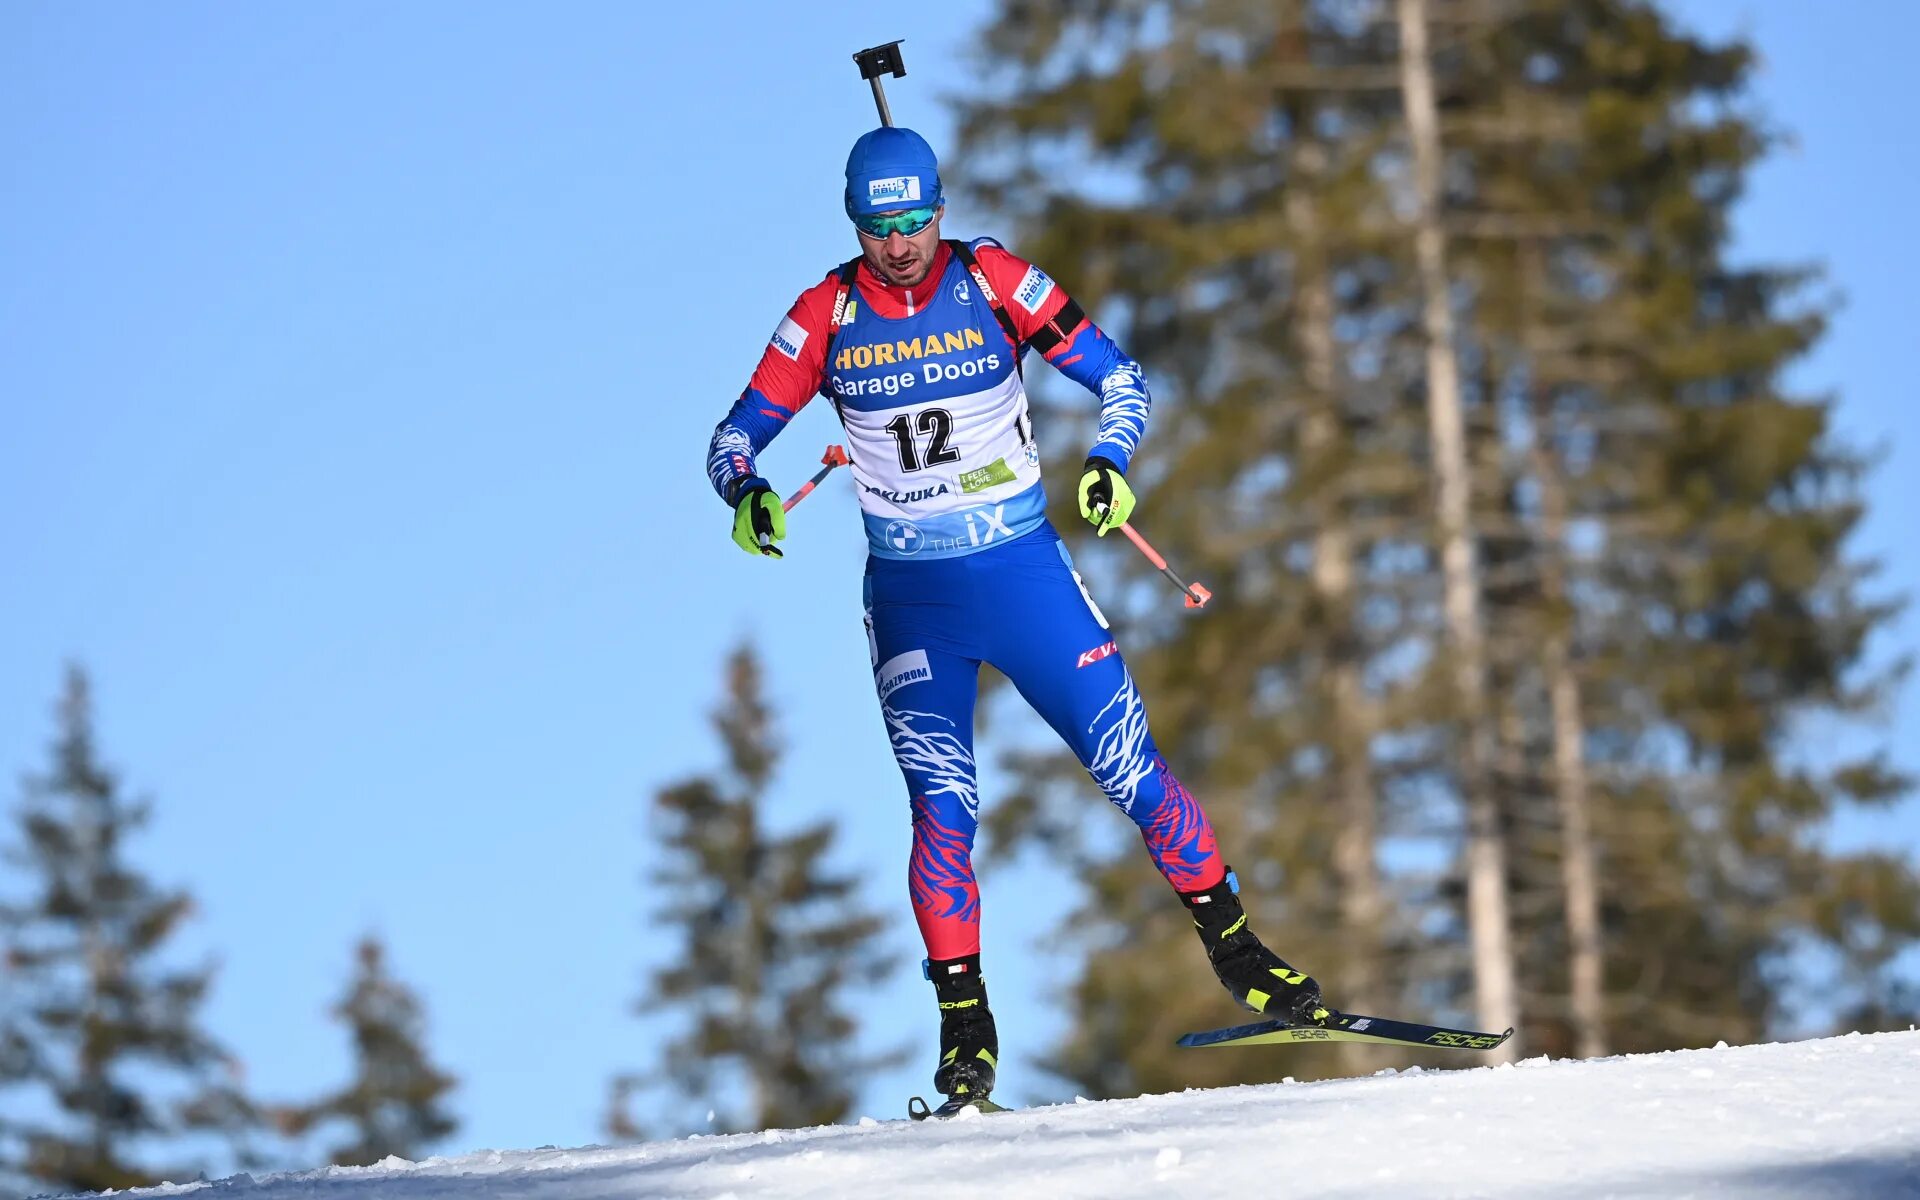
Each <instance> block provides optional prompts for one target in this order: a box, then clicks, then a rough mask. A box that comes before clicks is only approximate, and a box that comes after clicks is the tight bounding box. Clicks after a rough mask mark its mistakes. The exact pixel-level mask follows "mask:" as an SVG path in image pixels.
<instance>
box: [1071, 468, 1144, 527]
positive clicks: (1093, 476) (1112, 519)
mask: <svg viewBox="0 0 1920 1200" xmlns="http://www.w3.org/2000/svg"><path fill="white" fill-rule="evenodd" d="M1080 515H1081V516H1083V517H1085V518H1086V519H1087V520H1089V521H1091V522H1092V523H1093V527H1094V528H1095V529H1097V530H1099V531H1100V536H1101V537H1105V536H1107V530H1109V529H1113V528H1115V527H1116V526H1119V525H1124V524H1125V523H1126V521H1127V518H1129V517H1131V516H1132V515H1133V489H1132V488H1130V487H1128V486H1127V477H1126V476H1125V475H1123V474H1121V472H1120V468H1119V467H1116V466H1114V465H1113V464H1112V463H1111V462H1108V461H1107V460H1106V459H1104V458H1101V457H1099V456H1098V455H1095V456H1093V457H1092V458H1089V459H1087V465H1086V470H1085V473H1084V474H1083V475H1081V476H1080Z"/></svg>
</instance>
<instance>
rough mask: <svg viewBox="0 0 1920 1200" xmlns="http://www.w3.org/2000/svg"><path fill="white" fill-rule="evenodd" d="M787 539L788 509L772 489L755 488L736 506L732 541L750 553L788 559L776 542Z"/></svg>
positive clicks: (750, 489)
mask: <svg viewBox="0 0 1920 1200" xmlns="http://www.w3.org/2000/svg"><path fill="white" fill-rule="evenodd" d="M786 536H787V510H786V509H784V508H781V507H780V497H779V496H778V495H776V494H775V493H774V491H773V489H772V488H769V487H764V486H763V487H754V488H748V489H747V490H746V492H745V493H744V494H743V495H742V496H741V497H740V499H739V500H738V501H737V502H736V503H735V504H734V506H733V542H734V545H736V546H738V547H740V548H741V549H742V550H745V551H746V552H747V553H748V554H768V555H771V556H773V557H774V558H785V557H786V555H784V554H782V553H781V552H780V547H778V546H776V545H774V543H775V542H778V541H784V540H785V539H786Z"/></svg>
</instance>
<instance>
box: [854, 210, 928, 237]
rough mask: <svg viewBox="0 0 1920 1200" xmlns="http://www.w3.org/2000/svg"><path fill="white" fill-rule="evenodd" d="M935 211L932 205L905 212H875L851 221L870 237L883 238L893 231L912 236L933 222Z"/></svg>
mask: <svg viewBox="0 0 1920 1200" xmlns="http://www.w3.org/2000/svg"><path fill="white" fill-rule="evenodd" d="M935 211H936V210H935V209H933V208H932V207H928V208H910V209H908V210H907V211H906V212H898V213H876V214H873V215H870V216H863V217H855V218H854V219H853V223H854V225H855V226H856V227H857V228H858V229H859V230H860V232H861V233H864V234H866V235H867V236H868V237H872V238H883V237H886V236H887V235H888V234H893V233H897V234H900V235H901V236H902V237H912V236H913V235H914V234H916V233H919V232H920V231H921V230H922V229H925V228H926V227H927V226H929V225H931V224H933V216H934V212H935Z"/></svg>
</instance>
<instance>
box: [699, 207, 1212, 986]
mask: <svg viewBox="0 0 1920 1200" xmlns="http://www.w3.org/2000/svg"><path fill="white" fill-rule="evenodd" d="M967 257H971V258H972V259H973V262H972V263H969V262H967V261H965V259H966V258H967ZM995 301H998V303H995ZM1029 348H1031V349H1034V350H1038V351H1039V352H1040V354H1041V356H1042V357H1043V358H1045V359H1046V361H1047V362H1049V363H1051V364H1052V365H1053V366H1054V367H1055V368H1057V369H1058V370H1060V371H1061V372H1062V373H1063V374H1065V375H1066V376H1067V377H1068V378H1070V379H1073V380H1074V381H1075V382H1078V383H1080V384H1082V385H1083V386H1085V387H1087V388H1088V389H1089V390H1090V391H1092V392H1094V393H1095V394H1096V395H1098V396H1099V397H1100V401H1101V415H1100V424H1099V430H1098V433H1097V434H1096V438H1095V445H1094V447H1093V450H1092V453H1093V454H1097V455H1099V456H1101V457H1103V458H1106V459H1108V460H1109V461H1111V462H1113V463H1115V464H1116V465H1118V466H1119V467H1120V468H1121V469H1122V470H1124V469H1125V468H1126V466H1127V464H1128V462H1129V460H1130V459H1131V458H1132V455H1133V451H1134V449H1135V448H1136V447H1137V446H1138V445H1139V441H1140V437H1141V434H1142V433H1143V432H1144V430H1145V425H1146V417H1147V412H1148V409H1149V400H1148V396H1147V390H1146V384H1145V380H1144V379H1143V377H1142V375H1141V372H1140V368H1139V367H1138V365H1137V364H1135V363H1134V362H1133V360H1132V359H1130V358H1128V357H1127V355H1126V354H1125V353H1123V352H1122V351H1121V350H1120V348H1119V347H1118V346H1116V345H1115V344H1114V343H1113V342H1112V340H1111V339H1109V338H1108V337H1107V336H1106V334H1104V333H1103V332H1101V330H1100V329H1099V327H1098V326H1096V325H1094V323H1093V322H1092V321H1090V320H1088V319H1087V318H1086V317H1085V315H1084V314H1083V313H1082V312H1081V310H1080V307H1079V305H1077V304H1075V303H1074V302H1073V300H1072V299H1070V298H1069V297H1068V296H1067V294H1066V292H1065V290H1064V289H1062V288H1061V287H1060V286H1059V285H1058V284H1057V283H1055V282H1054V281H1053V280H1052V279H1051V278H1050V277H1048V276H1047V275H1046V274H1045V273H1044V272H1043V271H1041V270H1040V269H1039V268H1038V267H1035V266H1033V265H1032V264H1030V263H1028V262H1026V261H1024V260H1022V259H1020V258H1018V257H1016V256H1015V255H1013V254H1010V253H1008V252H1007V251H1006V250H1004V249H1001V248H1000V247H999V246H997V245H996V244H993V243H991V242H987V241H982V242H978V243H974V244H973V245H971V246H961V245H960V244H958V243H946V244H943V245H942V246H941V247H940V249H939V251H938V252H937V254H936V257H935V259H934V261H933V264H932V267H931V269H930V270H929V271H928V274H927V277H926V279H924V280H923V281H922V282H921V283H920V284H918V285H917V286H915V287H912V288H900V287H894V286H890V285H887V284H885V283H883V282H882V281H880V280H879V279H877V278H875V277H874V276H873V275H872V273H871V272H870V271H869V270H868V269H867V267H866V265H865V264H864V263H860V264H859V265H858V266H857V267H851V266H850V267H847V268H841V269H837V270H836V271H834V272H833V273H831V274H829V275H828V276H827V278H825V279H824V280H822V281H821V282H820V283H818V284H816V285H814V286H813V287H811V288H808V289H807V290H806V291H805V292H803V293H801V295H800V298H799V299H798V300H797V301H795V302H794V305H793V307H792V308H791V309H789V310H788V312H787V315H786V317H785V318H784V319H783V320H782V321H781V322H780V325H779V327H778V328H776V329H775V331H774V334H773V337H772V338H771V340H770V341H769V343H768V346H767V349H766V351H765V352H764V353H763V354H762V356H761V359H760V365H759V366H758V367H757V368H756V369H755V371H754V373H753V379H752V381H751V382H750V383H749V384H748V385H747V388H746V390H745V391H744V392H742V393H741V395H740V398H739V400H738V401H736V402H735V403H734V406H733V409H732V411H730V412H729V413H728V414H727V417H726V419H725V420H723V421H722V422H721V423H720V424H719V426H718V427H717V428H716V429H715V430H714V434H713V440H712V443H711V444H710V446H709V448H708V460H707V461H708V474H709V476H710V477H711V479H712V481H713V485H714V488H715V490H716V491H718V492H719V493H720V495H721V497H722V498H723V499H725V500H727V501H728V503H730V504H731V503H733V502H734V501H735V500H737V498H738V497H739V495H740V494H741V493H742V492H743V491H744V490H745V488H746V487H748V486H750V485H753V484H758V483H760V482H762V481H761V480H760V478H759V475H758V474H757V471H756V467H755V455H756V454H757V453H758V452H759V451H761V450H763V449H764V448H765V447H766V445H767V444H768V443H769V442H770V441H772V440H773V438H774V437H775V435H777V434H778V433H779V432H780V430H781V429H783V428H785V426H786V425H787V423H788V422H789V421H791V420H792V419H793V417H794V415H795V414H796V413H798V412H799V411H800V409H801V408H802V407H804V406H805V405H806V404H807V402H808V401H810V400H811V399H812V398H813V397H814V396H815V395H820V396H825V397H827V398H828V400H830V401H831V402H832V403H833V405H834V408H835V410H836V411H837V412H838V414H839V416H840V419H841V422H842V424H843V425H844V426H845V427H846V430H847V435H848V445H847V450H848V455H849V457H850V458H851V460H852V463H851V465H852V469H853V476H854V483H855V487H856V490H857V491H858V493H859V498H860V503H861V508H862V512H863V517H864V520H865V523H866V528H867V539H868V550H869V554H868V559H867V571H866V580H865V589H864V590H865V601H866V621H867V631H868V641H869V649H870V650H871V652H872V656H873V667H874V687H875V690H876V692H877V693H878V695H879V700H880V711H881V717H882V720H883V722H884V724H885V727H886V732H887V737H888V740H889V742H890V743H891V744H892V747H893V754H894V759H895V761H896V763H897V764H898V765H899V767H900V772H901V774H902V775H903V776H904V777H905V779H906V785H907V793H908V796H909V797H910V800H911V807H912V814H913V852H912V857H911V861H910V865H909V868H908V876H909V886H910V892H911V895H912V899H913V911H914V916H915V919H916V920H917V921H918V923H919V926H920V931H921V934H922V936H923V937H924V938H925V941H926V945H927V953H928V956H929V957H930V958H933V959H936V960H945V959H954V958H959V957H962V956H965V955H969V954H977V953H978V952H979V949H980V893H979V886H978V884H977V882H976V880H975V877H974V871H973V863H972V851H973V843H974V835H975V833H976V831H977V829H978V827H979V805H980V801H979V790H978V784H977V781H976V777H975V769H974V758H973V716H974V703H975V698H976V693H977V688H978V680H979V670H980V664H981V663H983V662H986V663H991V664H993V666H994V667H995V668H997V669H998V670H999V671H1000V672H1001V673H1003V674H1004V675H1006V677H1007V678H1008V679H1009V680H1011V681H1012V683H1013V685H1014V687H1015V688H1017V689H1018V690H1019V692H1020V694H1021V696H1022V697H1024V698H1025V699H1026V700H1027V702H1028V703H1029V704H1031V705H1032V706H1033V708H1034V710H1035V711H1036V712H1038V713H1039V714H1040V715H1041V717H1042V718H1044V719H1045V720H1046V722H1047V723H1048V724H1049V725H1051V726H1052V727H1053V729H1054V731H1055V732H1056V733H1058V734H1059V735H1060V737H1061V738H1062V739H1063V740H1064V741H1065V742H1066V743H1067V745H1068V746H1069V747H1070V748H1071V749H1072V750H1073V752H1074V754H1075V755H1076V756H1078V758H1079V760H1080V762H1081V764H1082V765H1084V766H1085V767H1086V769H1087V772H1088V773H1089V774H1090V775H1091V776H1092V777H1093V779H1094V781H1095V782H1096V783H1098V784H1099V785H1100V788H1101V789H1102V790H1103V791H1104V792H1105V793H1106V795H1107V798H1108V799H1110V800H1111V801H1113V803H1114V804H1115V805H1116V806H1117V807H1118V808H1120V810H1121V811H1122V812H1125V813H1126V814H1127V815H1128V816H1129V817H1130V818H1132V819H1133V821H1134V823H1135V824H1136V825H1138V826H1139V828H1140V832H1141V836H1142V838H1143V839H1144V840H1145V842H1146V845H1147V850H1148V853H1149V854H1150V855H1152V857H1153V861H1154V863H1155V865H1156V866H1158V867H1159V869H1160V871H1161V873H1162V874H1163V875H1165V876H1166V878H1167V881H1168V882H1169V883H1170V884H1172V885H1173V887H1174V888H1175V889H1176V890H1178V891H1181V892H1193V891H1198V890H1202V889H1205V888H1210V887H1212V886H1214V885H1215V884H1217V883H1219V882H1220V881H1221V879H1222V878H1223V877H1224V876H1225V874H1226V867H1225V865H1224V864H1223V863H1222V861H1221V858H1220V852H1219V849H1218V848H1217V846H1216V845H1215V840H1214V834H1213V828H1212V826H1211V825H1210V824H1209V823H1208V821H1207V817H1206V814H1205V813H1204V812H1203V811H1202V810H1201V808H1200V805H1199V804H1198V802H1196V801H1195V799H1194V798H1193V796H1192V794H1190V793H1189V792H1188V791H1187V790H1186V788H1184V787H1182V786H1181V784H1180V781H1179V780H1178V779H1176V778H1175V777H1174V775H1173V772H1172V771H1171V770H1170V769H1169V768H1168V766H1167V761H1166V759H1165V757H1163V756H1162V755H1161V753H1160V751H1159V749H1158V748H1157V747H1156V746H1155V745H1154V741H1153V736H1152V734H1151V733H1150V732H1149V731H1148V729H1147V717H1146V709H1145V706H1144V705H1143V704H1142V702H1141V699H1140V695H1139V692H1138V691H1137V690H1136V689H1135V687H1134V684H1133V679H1132V677H1131V676H1130V675H1129V674H1128V673H1127V669H1126V664H1125V661H1124V660H1123V659H1122V657H1121V655H1120V653H1119V651H1118V649H1117V648H1116V646H1115V644H1114V640H1113V636H1112V634H1111V633H1110V632H1109V631H1108V629H1107V622H1106V618H1105V617H1104V616H1102V615H1101V613H1100V610H1099V608H1098V607H1097V606H1096V605H1095V604H1094V602H1093V598H1092V597H1091V596H1090V595H1088V594H1087V591H1086V588H1085V586H1084V584H1083V583H1082V582H1081V579H1080V576H1079V573H1078V572H1076V571H1075V570H1074V569H1073V561H1072V559H1071V557H1070V556H1069V555H1068V553H1067V548H1066V546H1065V544H1064V543H1062V542H1061V540H1060V537H1059V535H1058V534H1057V533H1056V532H1055V531H1054V529H1053V526H1052V525H1051V524H1050V523H1049V522H1048V521H1047V518H1046V493H1045V491H1044V490H1043V488H1042V485H1041V482H1040V455H1039V450H1038V448H1037V443H1036V442H1035V440H1034V431H1033V423H1032V420H1031V417H1030V415H1029V411H1028V404H1027V395H1026V389H1025V387H1024V384H1023V381H1022V375H1021V370H1020V358H1021V356H1022V355H1023V354H1024V353H1025V352H1026V351H1027V350H1028V349H1029Z"/></svg>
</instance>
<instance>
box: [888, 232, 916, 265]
mask: <svg viewBox="0 0 1920 1200" xmlns="http://www.w3.org/2000/svg"><path fill="white" fill-rule="evenodd" d="M912 248H913V243H912V242H910V241H908V240H907V235H906V234H904V233H901V232H900V231H899V230H897V229H896V230H894V231H893V232H892V233H889V234H888V235H887V253H888V254H891V255H892V256H893V257H895V258H905V257H906V256H907V251H908V250H910V249H912Z"/></svg>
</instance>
